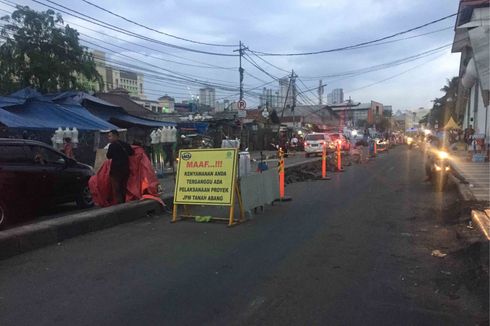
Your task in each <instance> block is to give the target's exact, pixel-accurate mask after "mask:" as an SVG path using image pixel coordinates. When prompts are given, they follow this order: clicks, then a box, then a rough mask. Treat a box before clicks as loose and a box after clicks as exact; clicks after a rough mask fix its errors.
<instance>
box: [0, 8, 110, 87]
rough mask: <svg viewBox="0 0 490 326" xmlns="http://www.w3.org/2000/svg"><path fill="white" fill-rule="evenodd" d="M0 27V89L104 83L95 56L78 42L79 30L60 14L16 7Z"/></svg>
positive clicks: (85, 85)
mask: <svg viewBox="0 0 490 326" xmlns="http://www.w3.org/2000/svg"><path fill="white" fill-rule="evenodd" d="M0 19H1V20H3V21H4V22H5V24H4V26H3V27H2V29H1V30H0V92H2V93H10V92H12V91H14V90H17V89H19V88H23V87H27V86H32V87H35V88H37V89H38V90H40V91H41V92H53V91H58V90H67V89H74V88H75V89H82V90H87V89H86V88H87V87H88V85H87V81H89V82H92V84H93V85H96V84H97V83H98V84H99V86H100V84H101V81H102V78H101V76H100V74H99V73H98V72H97V70H96V69H95V62H94V59H93V55H92V54H91V53H89V52H88V51H87V48H85V47H83V46H81V45H80V43H79V39H78V35H79V34H78V32H77V31H76V30H75V29H73V28H71V27H70V26H69V25H66V26H65V25H63V19H62V17H61V15H60V14H59V13H55V12H54V11H53V10H47V11H44V12H38V11H35V10H32V9H30V8H29V7H27V6H17V9H16V10H15V11H14V12H13V13H12V15H11V16H4V17H2V18H0Z"/></svg>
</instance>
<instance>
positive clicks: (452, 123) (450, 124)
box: [444, 117, 460, 129]
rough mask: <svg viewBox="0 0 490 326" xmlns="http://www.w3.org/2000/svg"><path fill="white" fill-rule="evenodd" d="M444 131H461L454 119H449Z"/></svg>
mask: <svg viewBox="0 0 490 326" xmlns="http://www.w3.org/2000/svg"><path fill="white" fill-rule="evenodd" d="M444 129H460V127H459V126H458V124H457V123H456V121H454V119H453V117H451V118H449V121H448V122H447V123H446V125H445V126H444Z"/></svg>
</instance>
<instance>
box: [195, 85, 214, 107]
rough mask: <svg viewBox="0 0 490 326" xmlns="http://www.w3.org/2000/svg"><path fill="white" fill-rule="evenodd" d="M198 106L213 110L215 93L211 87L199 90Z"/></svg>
mask: <svg viewBox="0 0 490 326" xmlns="http://www.w3.org/2000/svg"><path fill="white" fill-rule="evenodd" d="M199 104H201V105H206V106H209V107H210V108H214V106H215V104H216V91H215V89H214V88H212V87H204V88H200V89H199Z"/></svg>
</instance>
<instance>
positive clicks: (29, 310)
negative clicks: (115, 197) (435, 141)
mask: <svg viewBox="0 0 490 326" xmlns="http://www.w3.org/2000/svg"><path fill="white" fill-rule="evenodd" d="M421 157H422V156H421V154H420V153H419V152H416V151H407V150H406V149H405V148H404V147H399V148H396V149H395V150H392V151H390V152H389V153H386V154H383V155H380V156H379V157H378V158H377V159H376V160H375V161H373V162H369V163H367V164H365V165H356V166H352V167H349V168H348V169H347V170H346V172H344V173H338V174H332V180H330V181H310V182H304V183H296V184H292V185H289V186H288V187H287V188H286V192H287V194H288V195H290V196H291V197H293V201H292V202H288V203H280V204H276V205H274V206H271V207H267V208H266V210H265V212H263V213H261V214H259V215H257V216H255V217H254V218H253V220H251V221H250V222H248V223H245V224H242V225H239V226H237V227H234V228H227V227H226V226H225V225H222V224H206V223H203V224H199V223H193V222H179V223H176V224H170V223H169V220H170V217H169V216H168V215H165V216H157V217H149V218H146V219H144V220H140V221H137V222H135V223H129V224H125V225H121V226H118V227H115V228H112V229H108V230H105V231H100V232H96V233H93V234H88V235H85V236H81V237H78V238H74V239H71V240H68V241H65V242H63V243H61V244H59V245H57V246H50V247H46V248H43V249H40V250H37V251H34V252H30V253H27V254H24V255H20V256H17V257H13V258H11V259H8V260H3V261H0V325H3V326H7V325H474V324H475V322H477V321H478V318H479V317H478V316H477V314H478V313H481V312H482V311H483V312H485V308H484V307H483V308H482V307H481V306H479V302H478V301H471V300H466V299H465V298H464V297H462V296H463V295H464V294H465V293H466V294H468V293H467V292H465V291H463V289H461V290H460V291H459V292H458V293H459V296H458V297H454V296H453V297H450V295H448V293H449V292H447V291H446V292H445V291H444V286H443V284H442V283H440V282H439V283H438V282H436V281H435V280H437V279H440V278H441V277H445V274H444V275H441V274H440V268H441V267H440V261H442V259H441V258H437V257H433V256H431V251H432V250H433V249H439V248H437V247H435V246H436V245H437V243H434V242H430V241H429V242H421V241H422V240H419V239H432V236H433V234H436V231H437V230H439V229H440V228H442V226H441V225H443V221H444V214H446V213H447V211H446V210H445V208H444V207H445V205H447V204H448V201H450V200H454V198H453V197H451V196H453V194H451V193H449V194H447V195H441V194H436V193H433V192H432V190H431V188H430V186H429V185H428V184H424V183H423V182H422V180H423V177H424V172H423V168H422V161H421ZM419 221H420V222H419ZM417 223H425V224H424V225H425V226H424V228H430V227H434V232H432V231H431V230H432V229H425V233H424V234H425V235H423V234H422V231H423V230H422V231H421V230H420V229H419V228H420V225H419V224H417ZM419 233H420V236H418V234H419ZM416 235H417V236H416ZM424 237H425V238H424ZM441 241H442V240H441ZM435 275H438V276H437V277H436V276H435ZM448 275H449V274H448ZM447 286H448V287H449V288H450V287H451V286H452V285H451V282H449V284H448V285H447ZM453 286H454V284H453ZM448 291H449V290H448ZM452 293H453V294H454V292H452ZM458 298H459V299H458ZM463 299H465V300H463ZM486 309H488V308H486ZM487 313H488V310H487Z"/></svg>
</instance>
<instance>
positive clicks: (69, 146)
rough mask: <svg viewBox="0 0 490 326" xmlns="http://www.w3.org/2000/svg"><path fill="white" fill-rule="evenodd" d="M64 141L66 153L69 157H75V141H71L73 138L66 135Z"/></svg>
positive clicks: (64, 151)
mask: <svg viewBox="0 0 490 326" xmlns="http://www.w3.org/2000/svg"><path fill="white" fill-rule="evenodd" d="M63 141H64V145H63V153H65V155H66V156H67V157H68V158H71V159H75V154H73V143H72V142H71V138H70V137H66V138H64V139H63Z"/></svg>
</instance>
